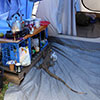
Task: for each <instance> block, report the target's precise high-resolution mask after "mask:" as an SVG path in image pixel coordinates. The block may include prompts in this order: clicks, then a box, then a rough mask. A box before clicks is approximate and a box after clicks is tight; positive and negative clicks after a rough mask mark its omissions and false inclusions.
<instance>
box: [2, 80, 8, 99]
mask: <svg viewBox="0 0 100 100" xmlns="http://www.w3.org/2000/svg"><path fill="white" fill-rule="evenodd" d="M8 84H9V82H8V81H7V79H4V81H3V89H2V90H1V92H0V100H4V95H5V92H6V90H7V89H8Z"/></svg>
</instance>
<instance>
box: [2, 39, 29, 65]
mask: <svg viewBox="0 0 100 100" xmlns="http://www.w3.org/2000/svg"><path fill="white" fill-rule="evenodd" d="M26 43H27V44H26ZM25 46H28V48H29V53H30V55H31V39H30V38H28V39H26V40H22V41H20V42H19V43H2V44H1V48H2V64H3V65H4V66H8V65H7V64H6V63H7V61H10V60H16V61H17V62H19V48H20V47H25Z"/></svg>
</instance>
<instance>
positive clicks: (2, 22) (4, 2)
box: [0, 0, 37, 32]
mask: <svg viewBox="0 0 100 100" xmlns="http://www.w3.org/2000/svg"><path fill="white" fill-rule="evenodd" d="M35 1H37V0H0V32H4V31H6V30H9V29H10V28H9V27H8V24H7V22H6V19H7V18H8V19H9V20H11V16H12V15H14V14H16V13H17V12H19V13H20V14H24V18H23V19H27V18H30V17H31V15H32V8H33V4H34V2H35ZM13 20H14V18H13Z"/></svg>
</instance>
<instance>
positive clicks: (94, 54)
mask: <svg viewBox="0 0 100 100" xmlns="http://www.w3.org/2000/svg"><path fill="white" fill-rule="evenodd" d="M49 40H50V41H51V45H52V50H53V51H54V52H55V53H56V55H57V58H58V59H57V61H56V62H55V65H54V66H53V67H50V68H49V70H50V71H51V72H52V73H54V74H55V75H57V76H59V77H60V78H62V79H63V80H64V81H65V82H66V83H67V84H68V85H69V86H70V87H71V88H73V89H75V90H77V91H79V92H85V93H87V94H86V95H84V94H81V95H80V94H77V93H74V92H72V91H71V90H69V89H68V88H67V87H66V86H65V85H64V84H62V83H61V82H60V81H58V80H56V79H54V78H52V77H51V76H49V75H48V74H47V73H46V72H45V71H44V70H43V69H37V68H36V66H37V65H39V63H40V62H38V63H37V64H36V65H35V66H34V67H33V68H32V69H31V70H30V72H29V73H28V74H27V75H26V77H25V79H24V81H23V82H22V84H21V85H20V86H16V85H14V86H12V87H10V88H9V89H8V90H7V92H6V94H5V98H4V100H100V46H99V45H100V44H99V43H93V42H86V41H78V40H72V39H63V38H49Z"/></svg>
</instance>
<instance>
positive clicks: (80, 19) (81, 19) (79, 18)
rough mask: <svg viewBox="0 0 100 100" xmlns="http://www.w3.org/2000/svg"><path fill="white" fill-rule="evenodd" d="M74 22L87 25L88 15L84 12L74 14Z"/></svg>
mask: <svg viewBox="0 0 100 100" xmlns="http://www.w3.org/2000/svg"><path fill="white" fill-rule="evenodd" d="M76 24H77V25H80V26H88V25H89V24H90V17H89V16H86V14H85V13H80V12H79V13H77V14H76Z"/></svg>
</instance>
